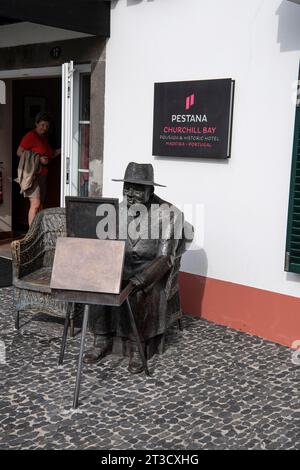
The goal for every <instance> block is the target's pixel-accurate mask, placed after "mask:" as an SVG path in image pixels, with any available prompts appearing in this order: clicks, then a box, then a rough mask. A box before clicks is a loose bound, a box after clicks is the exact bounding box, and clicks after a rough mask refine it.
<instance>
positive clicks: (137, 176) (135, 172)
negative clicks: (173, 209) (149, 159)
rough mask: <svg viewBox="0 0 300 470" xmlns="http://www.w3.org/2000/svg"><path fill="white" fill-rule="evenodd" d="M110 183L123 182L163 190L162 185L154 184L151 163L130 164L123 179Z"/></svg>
mask: <svg viewBox="0 0 300 470" xmlns="http://www.w3.org/2000/svg"><path fill="white" fill-rule="evenodd" d="M112 181H123V182H124V183H135V184H144V185H146V186H160V187H162V188H165V187H166V186H165V185H163V184H158V183H154V171H153V166H152V165H151V163H135V162H130V163H129V164H128V165H127V168H126V171H125V176H124V179H122V180H116V179H113V180H112Z"/></svg>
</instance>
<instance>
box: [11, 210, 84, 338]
mask: <svg viewBox="0 0 300 470" xmlns="http://www.w3.org/2000/svg"><path fill="white" fill-rule="evenodd" d="M64 236H66V216H65V209H63V208H54V209H45V210H43V211H41V212H39V213H38V214H37V216H36V217H35V219H34V221H33V223H32V225H31V227H30V229H29V231H28V232H27V234H26V236H25V237H24V238H23V239H21V240H16V241H14V242H12V244H11V248H12V261H13V291H14V305H15V308H16V316H15V327H16V329H19V328H20V312H21V311H22V310H25V309H26V308H29V307H38V308H39V309H40V310H41V311H43V312H46V313H50V314H52V315H55V316H58V317H63V318H64V317H65V315H66V312H67V310H68V309H70V335H71V336H74V316H75V310H76V309H78V308H80V307H78V306H75V305H74V304H70V303H68V302H59V301H56V300H54V299H53V297H52V296H51V289H50V279H51V272H52V265H53V259H54V253H55V245H56V240H57V238H58V237H64Z"/></svg>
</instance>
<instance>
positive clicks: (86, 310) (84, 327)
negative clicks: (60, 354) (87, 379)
mask: <svg viewBox="0 0 300 470" xmlns="http://www.w3.org/2000/svg"><path fill="white" fill-rule="evenodd" d="M89 312H90V307H89V305H85V306H84V317H83V323H82V330H81V342H80V351H79V357H78V365H77V374H76V385H75V392H74V400H73V408H74V409H76V408H77V407H78V398H79V391H80V380H81V369H82V357H83V352H84V345H85V334H86V330H87V324H88V318H89Z"/></svg>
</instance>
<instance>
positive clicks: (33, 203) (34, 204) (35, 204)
mask: <svg viewBox="0 0 300 470" xmlns="http://www.w3.org/2000/svg"><path fill="white" fill-rule="evenodd" d="M29 202H30V208H29V213H28V225H29V227H30V226H31V224H32V222H33V219H34V218H35V216H36V214H37V213H38V211H39V208H40V204H41V201H40V199H37V198H34V199H29Z"/></svg>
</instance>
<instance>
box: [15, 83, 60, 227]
mask: <svg viewBox="0 0 300 470" xmlns="http://www.w3.org/2000/svg"><path fill="white" fill-rule="evenodd" d="M61 93H62V88H61V78H60V77H58V78H38V79H36V78H28V79H20V80H19V79H17V80H13V88H12V97H13V142H12V149H13V155H12V176H13V179H14V178H16V177H17V168H18V163H19V157H18V156H17V155H16V151H17V148H18V146H19V144H20V141H21V139H22V137H23V136H24V134H26V133H27V132H28V131H30V130H31V129H33V128H34V117H35V116H36V114H37V113H38V112H39V111H48V112H50V113H51V114H52V115H53V117H54V126H53V130H52V133H51V136H50V143H51V145H52V147H53V148H60V146H61ZM12 184H13V190H12V230H13V231H14V232H20V231H26V230H27V229H28V224H27V215H28V208H29V201H28V199H27V198H26V199H25V198H24V197H23V196H22V195H20V188H19V185H18V184H17V183H15V182H13V183H12ZM59 205H60V157H57V158H55V159H53V160H52V161H51V163H50V164H49V173H48V177H47V195H46V202H45V205H44V207H45V208H47V207H59Z"/></svg>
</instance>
